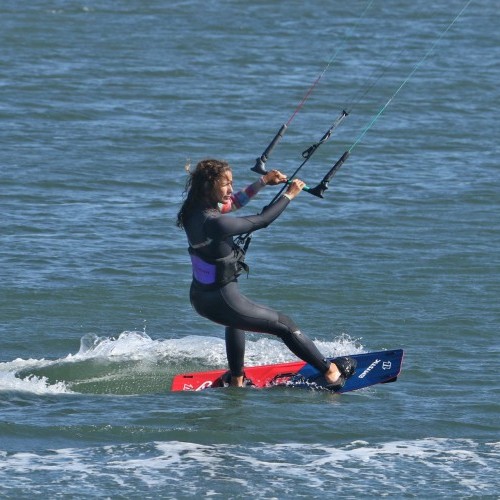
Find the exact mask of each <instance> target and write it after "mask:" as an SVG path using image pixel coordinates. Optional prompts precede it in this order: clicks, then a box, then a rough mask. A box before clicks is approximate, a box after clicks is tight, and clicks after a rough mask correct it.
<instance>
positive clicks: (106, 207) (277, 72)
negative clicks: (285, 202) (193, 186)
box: [0, 0, 500, 498]
mask: <svg viewBox="0 0 500 500" xmlns="http://www.w3.org/2000/svg"><path fill="white" fill-rule="evenodd" d="M464 4H465V2H462V1H458V0H452V1H447V2H443V1H441V2H437V3H436V2H434V3H433V4H432V5H431V4H429V3H428V2H424V1H423V0H419V1H416V2H403V1H401V0H390V1H384V2H382V1H379V0H375V1H374V2H373V3H372V4H371V6H370V7H369V9H368V10H367V12H366V14H365V15H364V17H362V18H360V14H361V12H363V10H364V9H365V7H366V6H367V5H368V2H361V1H352V2H348V3H346V2H319V1H316V0H312V1H310V2H299V1H295V0H294V1H289V2H271V1H266V0H259V1H256V2H251V3H248V2H242V1H239V0H237V1H234V2H228V1H215V0H209V1H205V2H196V1H190V0H186V1H171V2H166V1H162V0H152V1H149V2H139V1H131V0H129V1H124V2H114V1H111V0H103V1H100V2H94V1H83V2H82V1H73V0H58V1H51V2H49V1H48V0H33V1H31V2H28V3H26V2H24V3H23V2H21V3H20V2H17V1H14V0H2V2H1V4H0V18H1V20H2V30H1V31H0V54H1V58H0V92H1V100H0V172H1V180H0V182H1V190H0V203H1V208H2V218H1V222H0V224H1V226H0V227H1V233H0V238H1V245H0V269H1V282H2V287H1V288H0V294H1V304H2V307H1V312H0V315H1V316H0V317H1V321H0V496H2V497H10V498H28V497H29V498H33V497H38V496H40V497H41V496H46V497H47V496H49V497H51V498H54V497H63V496H66V497H73V496H74V497H93V496H99V497H123V498H135V497H142V498H158V497H163V498H188V497H192V496H195V495H197V496H199V495H202V496H211V497H220V498H324V496H325V494H328V495H336V494H337V495H342V496H344V497H347V498H354V497H375V496H389V497H417V498H418V497H428V496H432V497H433V498H437V497H439V498H445V497H452V496H453V497H454V498H473V497H486V496H487V497H490V498H495V497H498V491H499V489H500V488H499V486H500V485H499V480H498V469H499V453H500V441H499V437H498V436H499V424H498V417H499V393H500V386H499V383H498V377H497V369H498V363H499V359H498V354H499V350H500V348H499V342H498V333H497V330H498V325H499V318H500V306H499V296H500V285H499V278H500V257H499V251H498V249H499V247H500V220H499V214H500V174H499V167H498V157H499V153H500V148H499V146H498V137H499V127H498V116H497V111H498V109H499V107H500V92H499V90H498V80H499V78H500V62H499V61H500V35H499V34H498V26H499V14H498V8H497V7H498V6H497V5H496V3H495V2H487V1H485V0H482V1H481V0H477V1H473V2H471V3H470V5H469V6H468V8H467V9H466V11H465V12H464V13H463V15H462V17H461V18H460V19H459V20H458V21H457V23H456V24H455V25H454V26H453V27H452V28H451V29H450V30H449V32H448V33H447V34H446V36H444V37H443V38H442V40H440V42H439V43H438V44H437V45H436V47H435V49H434V50H433V52H432V53H431V54H429V57H428V58H427V59H426V60H425V62H424V63H423V64H422V65H421V66H420V67H419V68H418V71H416V72H415V73H414V74H413V75H412V76H411V78H410V79H409V81H408V83H407V84H406V85H405V86H404V88H402V89H401V91H400V92H399V93H398V94H397V96H396V98H395V99H394V100H393V101H392V102H391V103H390V105H389V106H388V107H387V109H386V110H385V112H384V113H383V114H382V116H381V117H380V118H379V119H378V120H377V121H376V123H375V124H374V125H373V127H371V128H370V130H369V131H368V132H367V133H366V135H364V136H363V138H362V140H361V141H360V142H359V143H358V144H357V145H356V146H355V147H354V149H353V150H352V151H351V157H350V158H349V160H348V161H347V163H346V164H345V166H344V167H343V168H342V169H341V170H340V172H339V173H338V174H337V176H336V177H335V178H334V182H332V184H331V186H330V190H329V191H328V192H327V196H326V198H325V199H324V200H319V199H313V198H312V197H310V196H309V195H307V194H306V193H304V194H303V195H301V196H300V197H299V198H298V199H297V200H295V201H294V202H293V204H292V205H291V206H290V208H289V209H288V210H287V211H286V213H285V214H283V216H282V217H281V218H280V220H279V221H277V223H275V224H274V225H273V226H271V227H270V228H268V229H266V230H264V231H260V232H259V233H258V234H256V235H255V237H254V241H253V243H252V246H251V249H250V255H249V263H250V265H251V268H252V269H251V273H250V277H249V279H248V280H243V281H242V287H243V288H244V290H245V292H246V293H248V295H250V296H252V297H254V298H256V299H257V298H258V299H259V300H261V301H263V302H265V303H269V304H271V305H273V306H274V307H276V308H279V309H281V310H283V311H284V312H286V313H288V314H290V315H291V316H292V317H293V318H294V319H295V320H296V322H297V323H298V324H299V325H300V326H301V327H302V329H303V330H304V331H305V332H306V333H307V334H308V335H310V336H311V337H312V338H314V339H315V340H316V342H317V343H318V345H319V346H320V348H321V349H322V350H323V351H324V352H325V354H328V355H337V354H345V353H356V352H363V351H369V350H378V349H385V348H400V347H401V348H403V349H405V351H406V358H405V365H404V371H403V373H402V375H401V377H400V379H399V381H398V382H397V383H396V384H390V385H387V386H380V387H376V388H373V389H370V390H366V391H361V392H358V393H352V394H349V395H344V396H341V397H339V396H334V395H328V394H322V393H314V392H307V391H299V390H292V389H283V390H274V391H272V390H270V391H251V390H227V391H212V392H210V391H208V392H205V393H200V394H192V393H181V394H179V393H169V384H170V380H171V378H172V376H173V375H174V374H175V373H178V372H180V371H186V370H194V369H210V368H217V367H223V366H225V355H224V342H223V334H222V331H221V328H220V327H218V326H216V325H212V324H210V323H208V322H207V321H205V320H204V319H202V318H200V317H198V316H196V314H195V313H194V312H193V311H192V309H191V306H190V304H189V300H188V288H189V282H190V269H189V262H188V258H187V253H186V242H185V239H184V236H183V234H182V232H180V231H178V230H177V229H176V228H175V227H174V219H175V215H176V212H177V209H178V206H179V203H180V200H181V193H182V190H183V185H184V180H185V176H184V173H183V166H184V164H185V162H186V161H187V160H188V159H190V160H191V161H192V162H193V163H195V162H196V161H198V160H199V159H201V158H204V157H207V156H215V157H220V158H224V159H227V160H229V161H230V162H231V164H232V165H233V169H234V174H235V179H236V184H237V186H239V187H243V186H244V185H246V184H248V183H249V182H251V181H253V180H254V179H255V174H254V173H252V172H251V171H250V170H249V167H250V166H252V165H253V163H254V160H255V158H256V157H257V156H259V155H260V154H261V153H262V152H263V150H264V149H265V147H266V146H267V144H268V143H269V141H270V140H271V139H272V137H273V135H274V134H275V133H276V131H277V130H278V128H279V127H280V125H281V124H282V123H284V122H286V121H287V120H288V119H289V118H290V117H291V115H292V113H293V111H294V109H295V108H296V106H297V105H298V104H299V102H300V101H301V99H302V97H303V96H304V95H305V93H306V91H307V89H308V88H309V87H310V86H311V84H312V82H313V81H314V80H315V78H316V77H317V76H318V75H319V74H320V73H321V71H323V69H324V68H325V67H326V65H327V63H328V62H330V63H331V64H330V66H329V67H328V69H327V71H326V72H325V74H324V75H323V77H322V78H321V80H320V82H319V83H318V85H317V86H316V87H315V88H314V91H313V92H312V94H311V96H310V98H309V99H308V100H307V102H306V103H305V105H304V106H303V108H302V109H301V110H300V112H299V113H298V114H297V115H296V116H295V118H294V119H293V122H292V123H291V124H290V127H289V130H288V132H287V134H286V135H285V137H284V139H283V140H282V142H281V143H280V145H279V146H278V147H277V148H276V150H275V151H274V153H273V155H272V157H271V158H270V161H269V163H268V168H280V169H282V170H283V171H285V172H287V173H290V172H291V171H293V170H294V169H295V168H296V167H297V166H298V165H299V164H300V162H301V156H300V153H301V152H302V151H303V150H304V149H306V148H307V147H309V146H310V145H311V144H313V143H314V142H317V141H318V140H319V139H320V138H321V136H322V135H323V133H324V132H325V131H326V130H327V129H328V127H329V126H330V125H331V124H332V122H333V121H334V119H335V118H336V116H337V115H338V113H339V112H340V111H341V110H342V109H343V108H344V107H350V108H351V107H352V113H351V115H350V116H349V117H348V118H347V119H346V121H345V122H344V124H342V126H341V127H339V128H338V129H337V131H336V132H335V135H334V136H333V137H332V138H331V139H330V141H328V142H327V143H325V144H324V145H323V146H322V147H321V148H320V149H318V151H317V152H316V154H315V155H314V157H313V159H311V161H310V162H309V163H308V164H307V165H306V166H305V167H304V169H303V171H302V172H301V176H302V177H303V178H304V179H305V180H306V181H307V182H308V183H309V184H311V185H314V184H315V183H316V182H318V180H319V179H320V178H321V177H322V176H323V174H324V173H325V171H326V170H327V169H328V168H329V167H330V165H332V164H333V162H335V161H336V160H337V159H338V158H339V157H340V155H341V154H342V153H343V151H345V150H346V149H347V148H349V147H350V146H351V145H352V144H353V143H354V141H355V140H356V139H357V138H358V137H359V136H360V134H361V133H362V131H363V130H364V128H365V127H366V126H367V125H368V124H369V123H370V120H372V118H373V117H374V116H375V115H376V113H377V112H378V111H379V110H380V109H381V107H382V106H383V105H384V104H385V103H386V102H387V101H388V99H389V98H390V97H391V95H392V94H393V93H394V92H395V91H396V89H397V88H398V87H399V86H400V85H401V83H402V82H403V81H404V80H405V78H406V77H407V76H408V75H409V74H410V73H411V72H412V69H413V68H414V67H415V65H416V64H417V63H418V62H419V61H422V58H424V57H425V54H426V53H427V52H428V51H429V49H430V47H432V45H433V44H434V43H435V41H436V40H437V39H438V37H439V35H440V33H442V31H443V30H444V29H445V28H446V26H448V24H449V23H450V22H451V21H452V20H453V18H454V17H455V15H456V14H457V13H458V12H459V11H460V9H461V8H462V7H463V5H464ZM365 91H366V94H363V92H365ZM273 194H274V192H272V191H271V189H269V190H268V191H265V192H263V193H262V194H261V195H260V196H259V199H257V200H256V201H255V202H254V203H253V205H251V206H250V207H249V208H248V211H247V213H255V212H258V211H259V210H260V208H261V207H262V206H264V205H265V203H266V202H268V201H269V200H270V199H271V197H272V195H273ZM247 350H248V352H247V364H249V365H251V364H263V363H268V362H269V363H271V362H278V361H288V360H292V359H293V356H292V355H291V354H290V353H289V352H288V351H287V349H286V348H285V347H284V346H282V345H281V344H280V343H279V342H278V341H276V340H275V339H273V338H269V337H265V336H259V335H249V336H248V349H247Z"/></svg>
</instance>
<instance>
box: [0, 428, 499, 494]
mask: <svg viewBox="0 0 500 500" xmlns="http://www.w3.org/2000/svg"><path fill="white" fill-rule="evenodd" d="M499 446H500V443H498V442H491V443H480V442H477V441H475V440H472V439H445V438H435V437H428V438H423V439H415V440H398V441H390V440H388V441H387V442H378V443H369V442H367V441H359V440H358V441H352V442H349V443H345V444H342V445H340V444H339V445H336V446H332V445H327V446H325V444H324V443H307V444H305V443H294V442H289V443H281V444H270V443H256V444H254V445H252V446H248V444H245V445H242V444H210V445H206V444H199V443H192V442H180V441H168V442H162V441H154V442H149V443H140V444H137V443H136V444H133V443H128V444H114V445H110V446H94V447H92V446H91V447H84V448H63V449H54V450H51V452H50V453H39V452H31V453H27V452H17V453H12V454H7V453H6V452H2V451H0V459H1V460H2V463H3V466H2V467H1V468H0V481H1V483H2V485H3V487H4V488H8V489H9V490H10V492H11V493H12V492H15V491H16V489H18V488H19V487H20V486H19V485H20V479H23V478H26V477H29V478H30V481H31V484H29V483H27V482H26V481H22V482H21V484H24V486H23V488H24V492H26V491H27V490H28V491H29V490H30V489H33V490H34V491H36V492H37V494H38V495H39V494H41V493H48V494H51V493H52V494H53V491H54V490H53V488H56V489H59V488H64V491H65V494H66V495H71V494H76V495H77V496H78V495H79V494H81V492H82V491H84V490H86V489H87V490H88V491H90V492H92V493H93V496H108V495H112V496H113V495H116V488H119V489H120V492H121V494H122V495H125V496H127V495H132V496H133V495H134V494H136V493H137V491H138V489H143V488H145V487H146V488H147V489H148V490H150V491H155V494H156V495H158V494H159V495H160V496H161V493H162V492H163V493H165V492H168V496H169V497H170V496H171V495H173V496H174V497H175V494H176V493H177V494H179V495H181V497H183V498H184V497H186V498H187V497H192V496H195V495H199V494H202V495H206V492H207V488H208V487H209V488H210V491H212V493H213V494H214V495H216V494H219V495H220V494H222V495H223V496H227V494H228V492H229V493H234V492H235V491H238V492H239V494H238V495H235V498H247V497H251V498H275V497H276V491H279V492H280V494H279V496H280V498H299V497H301V498H302V497H303V498H320V497H321V498H322V497H323V496H324V495H325V494H331V493H332V492H334V493H336V494H342V493H344V494H347V495H348V496H349V497H351V496H362V497H366V496H367V495H368V497H371V496H372V494H373V493H374V492H380V491H381V492H383V496H396V497H401V496H410V497H412V496H415V495H417V496H418V497H424V496H427V495H428V496H438V497H440V498H441V497H448V496H449V495H450V494H451V493H452V492H453V495H454V496H457V497H462V496H463V495H465V496H467V497H469V496H471V495H473V496H484V495H494V497H495V498H496V495H497V494H498V490H497V489H496V486H497V484H496V483H497V480H496V477H497V468H496V458H495V457H497V456H498V455H497V453H498V449H499ZM62 471H64V472H62ZM200 471H202V472H200ZM429 479H431V480H429ZM44 485H45V486H44ZM257 485H258V486H257ZM0 492H1V487H0ZM369 492H371V494H369ZM492 498H493V497H492Z"/></svg>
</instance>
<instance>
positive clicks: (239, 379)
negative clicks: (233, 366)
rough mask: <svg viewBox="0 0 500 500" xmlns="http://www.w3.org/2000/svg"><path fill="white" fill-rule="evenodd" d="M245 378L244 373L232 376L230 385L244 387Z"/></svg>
mask: <svg viewBox="0 0 500 500" xmlns="http://www.w3.org/2000/svg"><path fill="white" fill-rule="evenodd" d="M243 380H244V377H243V375H241V376H240V377H231V382H230V383H229V385H230V386H231V387H243Z"/></svg>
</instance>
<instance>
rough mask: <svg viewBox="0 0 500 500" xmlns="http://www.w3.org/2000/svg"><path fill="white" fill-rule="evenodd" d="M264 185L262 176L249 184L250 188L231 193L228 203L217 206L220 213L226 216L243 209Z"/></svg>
mask: <svg viewBox="0 0 500 500" xmlns="http://www.w3.org/2000/svg"><path fill="white" fill-rule="evenodd" d="M265 185H266V182H265V180H264V176H262V177H261V178H260V179H259V180H258V181H255V182H254V183H252V184H250V186H247V187H246V188H245V189H242V190H241V191H238V192H237V193H233V194H232V195H231V200H230V201H228V202H227V203H226V204H224V205H222V204H221V205H219V210H220V212H221V213H222V214H227V213H229V212H234V211H235V210H238V209H240V208H241V207H244V206H245V205H246V204H247V203H248V202H249V201H250V200H251V199H252V198H253V197H254V196H255V195H256V194H257V193H258V192H259V191H260V190H261V189H262V188H263V187H264V186H265Z"/></svg>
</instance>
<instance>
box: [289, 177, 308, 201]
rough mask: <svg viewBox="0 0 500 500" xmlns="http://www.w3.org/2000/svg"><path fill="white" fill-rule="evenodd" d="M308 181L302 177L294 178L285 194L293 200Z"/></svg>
mask: <svg viewBox="0 0 500 500" xmlns="http://www.w3.org/2000/svg"><path fill="white" fill-rule="evenodd" d="M305 185H306V183H305V182H304V181H302V180H301V179H293V180H292V181H291V182H290V184H289V186H288V189H287V190H286V191H285V194H286V195H287V196H288V197H289V198H290V199H291V200H293V199H294V198H295V197H296V196H297V195H298V194H299V193H300V192H301V191H302V190H303V189H304V186H305Z"/></svg>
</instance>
